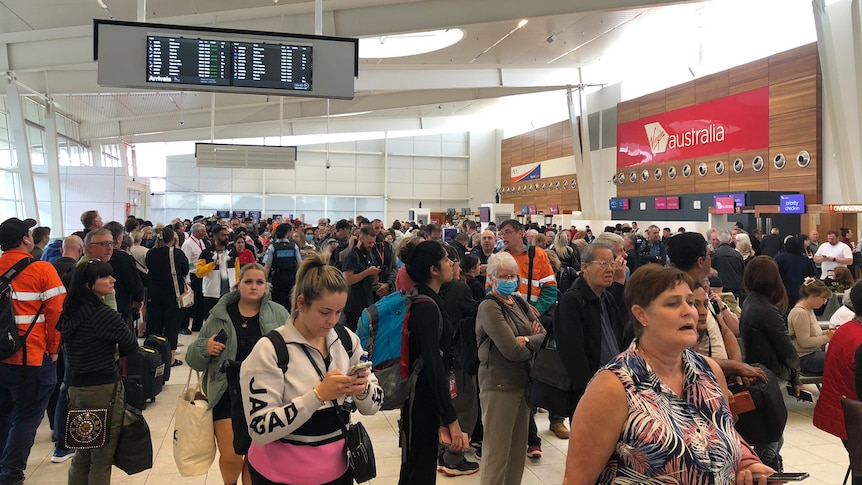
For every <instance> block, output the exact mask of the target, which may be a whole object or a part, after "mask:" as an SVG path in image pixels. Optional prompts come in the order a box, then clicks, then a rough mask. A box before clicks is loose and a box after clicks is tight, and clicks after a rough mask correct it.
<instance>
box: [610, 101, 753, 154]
mask: <svg viewBox="0 0 862 485" xmlns="http://www.w3.org/2000/svg"><path fill="white" fill-rule="evenodd" d="M767 146H769V88H768V87H763V88H759V89H754V90H752V91H746V92H744V93H740V94H734V95H733V96H727V97H725V98H721V99H716V100H713V101H707V102H706V103H700V104H696V105H694V106H689V107H686V108H681V109H677V110H674V111H668V112H666V113H662V114H659V115H655V116H648V117H646V118H641V119H639V120H636V121H629V122H627V123H620V124H619V125H617V168H624V167H630V166H632V165H640V164H644V163H657V162H670V161H674V160H684V159H689V158H697V157H706V156H709V155H715V154H717V153H731V152H740V151H747V150H757V149H760V148H764V147H767Z"/></svg>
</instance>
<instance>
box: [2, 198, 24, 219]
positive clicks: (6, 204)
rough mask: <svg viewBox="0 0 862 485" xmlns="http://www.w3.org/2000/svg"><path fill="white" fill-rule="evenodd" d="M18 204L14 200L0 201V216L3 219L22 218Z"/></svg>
mask: <svg viewBox="0 0 862 485" xmlns="http://www.w3.org/2000/svg"><path fill="white" fill-rule="evenodd" d="M19 208H20V204H19V203H18V202H17V201H14V200H2V199H0V214H3V216H4V217H6V216H8V217H16V216H17V217H22V212H24V211H23V210H19Z"/></svg>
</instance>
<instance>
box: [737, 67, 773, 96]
mask: <svg viewBox="0 0 862 485" xmlns="http://www.w3.org/2000/svg"><path fill="white" fill-rule="evenodd" d="M768 85H769V59H768V58H764V59H758V60H756V61H754V62H749V63H748V64H743V65H741V66H737V67H734V68H732V69H730V72H729V75H728V88H729V89H728V94H730V95H732V94H739V93H744V92H746V91H751V90H752V89H757V88H762V87H764V86H768Z"/></svg>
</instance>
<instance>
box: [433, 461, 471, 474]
mask: <svg viewBox="0 0 862 485" xmlns="http://www.w3.org/2000/svg"><path fill="white" fill-rule="evenodd" d="M437 471H438V472H440V473H442V474H444V475H446V476H447V477H459V476H461V475H472V474H474V473H476V472H478V471H479V464H478V463H476V462H474V461H467V459H466V458H462V459H461V461H459V462H458V463H456V464H454V465H443V466H442V467H440V468H438V469H437Z"/></svg>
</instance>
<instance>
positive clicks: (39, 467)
mask: <svg viewBox="0 0 862 485" xmlns="http://www.w3.org/2000/svg"><path fill="white" fill-rule="evenodd" d="M180 339H181V341H186V342H189V341H191V339H192V337H183V336H181V337H180ZM178 357H179V358H181V359H182V358H183V357H182V355H179V356H178ZM187 375H188V367H186V366H183V367H179V368H174V374H173V375H172V379H171V383H170V384H169V385H167V386H165V387H164V388H163V390H162V393H161V394H159V396H158V397H157V401H156V402H155V403H154V404H151V405H149V406H148V407H147V410H146V411H144V415H145V416H146V418H147V422H148V423H149V425H150V430H151V433H152V439H153V449H154V457H155V460H154V461H155V463H154V466H153V468H152V469H151V470H148V471H145V472H142V473H139V474H137V475H133V476H131V477H129V476H127V475H126V474H125V473H123V472H122V471H120V470H119V469H117V468H114V474H113V480H112V481H113V483H117V484H123V485H145V484H146V485H173V484H181V483H188V484H198V485H217V484H221V483H222V480H221V475H220V473H219V471H218V463H217V460H216V462H214V463H213V466H212V467H211V468H210V470H209V473H207V475H206V476H201V477H194V478H182V477H180V475H179V473H178V472H177V469H176V466H175V465H174V460H173V446H172V444H171V436H172V434H171V433H170V432H169V430H170V429H171V425H172V423H173V416H174V412H175V411H176V404H177V397H178V396H179V394H180V392H181V390H182V387H183V383H180V381H181V380H184V379H185V377H186V376H187ZM808 389H809V390H811V391H812V392H813V393H814V394H815V398H816V397H817V396H818V394H817V390H816V389H815V388H814V386H808ZM787 408H788V410H789V411H790V412H789V418H788V423H787V429H786V430H785V433H784V437H785V443H784V448H783V449H782V451H781V454H782V456H783V457H784V463H785V468H786V469H787V471H807V472H809V473H810V474H811V478H809V479H808V480H806V481H805V482H804V483H805V484H807V485H821V484H829V485H839V484H841V482H842V480H843V479H844V473H845V471H846V470H847V463H848V460H847V452H846V451H845V450H844V447H843V446H842V445H841V442H840V441H839V440H838V439H837V438H835V437H833V436H831V435H829V434H827V433H824V432H822V431H820V430H818V429H816V428H815V427H814V426H813V425H812V424H811V416H812V414H813V412H814V406H813V405H812V404H810V403H805V402H800V403H798V402H796V401H795V400H790V399H789V398H788V400H787ZM398 414H399V413H398V411H389V412H382V413H379V414H378V415H376V416H370V417H362V421H363V423H365V425H366V427H367V428H368V431H369V433H370V434H371V437H372V439H373V441H374V452H375V454H376V455H377V470H378V478H376V479H374V480H372V481H371V482H369V483H371V484H373V485H390V484H395V483H397V482H398V469H399V466H400V461H401V459H400V457H401V454H400V450H399V448H398V435H397V431H396V430H397V420H398ZM356 416H358V415H357V414H355V415H354V417H356ZM547 416H548V415H547V414H539V415H537V419H538V420H539V423H538V425H539V429H540V430H541V435H542V439H543V445H542V451H543V457H542V458H541V459H540V460H536V461H530V460H527V466H526V469H525V471H524V478H523V481H522V482H521V483H523V484H524V485H542V484H545V485H551V484H560V483H561V482H562V480H563V473H564V470H565V460H566V450H567V448H568V441H563V440H560V439H557V438H556V437H555V436H554V435H553V434H552V433H551V432H550V431H548V421H547ZM52 451H53V443H51V433H50V430H49V428H48V420H47V419H46V420H44V421H43V423H42V426H41V427H40V428H39V432H38V433H37V435H36V443H35V445H34V446H33V450H32V452H31V454H30V460H29V462H28V469H27V471H26V474H27V480H26V483H28V484H34V485H35V484H40V485H47V484H59V483H66V473H67V470H68V468H69V462H66V463H61V464H55V463H51V452H52ZM470 458H471V459H475V457H473V456H472V455H470ZM525 459H526V458H525ZM480 463H481V462H480ZM480 473H481V471H480ZM438 483H450V484H455V485H472V484H477V483H479V475H478V474H477V475H472V476H466V477H456V478H448V477H445V476H443V475H439V476H438Z"/></svg>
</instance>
